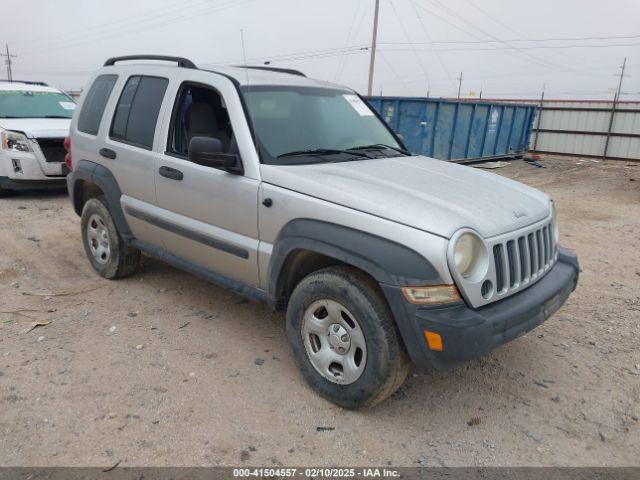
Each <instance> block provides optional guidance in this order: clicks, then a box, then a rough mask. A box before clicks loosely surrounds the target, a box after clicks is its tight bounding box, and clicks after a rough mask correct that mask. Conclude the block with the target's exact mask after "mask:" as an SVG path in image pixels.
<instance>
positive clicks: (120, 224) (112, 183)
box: [67, 160, 134, 241]
mask: <svg viewBox="0 0 640 480" xmlns="http://www.w3.org/2000/svg"><path fill="white" fill-rule="evenodd" d="M79 180H82V181H85V182H89V183H93V184H95V185H97V186H98V187H100V189H101V190H102V191H103V192H104V196H105V198H106V200H107V205H108V207H109V211H110V212H111V216H112V217H113V221H114V223H115V224H116V228H117V229H118V232H119V233H120V235H121V236H122V238H123V239H124V240H125V241H130V240H132V239H133V238H134V237H133V234H132V233H131V228H130V227H129V224H128V223H127V220H126V218H125V216H124V212H123V211H122V206H121V205H120V197H121V196H122V192H121V191H120V186H119V185H118V182H117V181H116V179H115V177H114V176H113V174H112V173H111V171H110V170H109V169H108V168H106V167H104V166H102V165H100V164H98V163H95V162H91V161H89V160H80V161H79V162H78V163H77V165H76V166H75V168H74V170H73V172H71V173H70V174H69V175H68V176H67V190H68V191H69V197H70V198H71V203H72V204H73V207H74V210H75V212H76V213H77V214H78V215H80V214H82V207H81V206H80V207H79V203H78V199H76V198H75V194H76V183H77V182H78V181H79Z"/></svg>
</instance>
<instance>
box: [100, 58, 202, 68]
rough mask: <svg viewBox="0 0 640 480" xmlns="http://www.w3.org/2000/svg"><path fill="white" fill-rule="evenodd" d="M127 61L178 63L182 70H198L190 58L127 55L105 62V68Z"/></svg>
mask: <svg viewBox="0 0 640 480" xmlns="http://www.w3.org/2000/svg"><path fill="white" fill-rule="evenodd" d="M127 60H161V61H163V62H176V63H177V64H178V66H179V67H182V68H196V69H197V68H198V67H196V66H195V64H194V63H193V62H192V61H191V60H189V59H188V58H182V57H167V56H165V55H127V56H124V57H113V58H110V59H109V60H107V61H106V62H104V66H105V67H111V66H113V65H115V63H116V62H126V61H127Z"/></svg>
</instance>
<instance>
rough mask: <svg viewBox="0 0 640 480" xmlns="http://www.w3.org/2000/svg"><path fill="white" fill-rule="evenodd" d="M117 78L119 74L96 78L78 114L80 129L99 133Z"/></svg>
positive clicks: (95, 133) (92, 133)
mask: <svg viewBox="0 0 640 480" xmlns="http://www.w3.org/2000/svg"><path fill="white" fill-rule="evenodd" d="M116 80H118V76H117V75H100V76H99V77H97V78H96V79H95V80H94V82H93V85H91V88H90V89H89V92H88V93H87V97H86V98H85V100H84V103H83V105H82V110H80V115H79V116H78V130H80V131H81V132H84V133H88V134H90V135H97V134H98V129H99V128H100V121H101V120H102V114H103V113H104V108H105V107H106V106H107V102H108V101H109V96H110V95H111V91H112V90H113V86H114V85H115V84H116Z"/></svg>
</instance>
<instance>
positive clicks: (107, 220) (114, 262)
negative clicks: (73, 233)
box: [80, 197, 140, 279]
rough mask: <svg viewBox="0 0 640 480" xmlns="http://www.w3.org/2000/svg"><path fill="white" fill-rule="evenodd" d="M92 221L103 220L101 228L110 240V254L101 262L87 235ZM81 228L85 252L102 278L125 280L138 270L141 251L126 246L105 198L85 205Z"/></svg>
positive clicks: (91, 200)
mask: <svg viewBox="0 0 640 480" xmlns="http://www.w3.org/2000/svg"><path fill="white" fill-rule="evenodd" d="M92 219H93V221H95V220H98V219H99V220H101V221H102V223H101V226H102V227H103V228H106V233H107V234H108V239H107V240H106V242H105V243H107V244H108V246H109V254H108V255H105V256H104V258H102V259H101V260H99V259H98V256H97V255H94V253H93V251H92V247H91V244H90V240H89V236H88V233H87V230H88V228H89V226H90V221H91V220H92ZM80 228H81V232H82V244H83V246H84V251H85V253H86V254H87V257H88V258H89V261H90V262H91V266H92V267H93V269H94V270H95V271H96V272H98V273H99V274H100V276H102V277H104V278H107V279H116V278H123V277H126V276H129V275H131V274H132V273H133V272H135V270H136V269H137V268H138V265H139V263H140V250H138V249H136V248H133V247H130V246H128V245H126V244H125V242H124V240H123V239H122V237H121V236H120V234H119V233H118V230H117V229H116V225H115V223H114V222H113V219H112V217H111V213H110V212H109V208H108V207H107V201H106V200H105V198H104V197H95V198H91V199H89V200H88V201H87V202H86V203H85V204H84V207H83V208H82V216H81V219H80Z"/></svg>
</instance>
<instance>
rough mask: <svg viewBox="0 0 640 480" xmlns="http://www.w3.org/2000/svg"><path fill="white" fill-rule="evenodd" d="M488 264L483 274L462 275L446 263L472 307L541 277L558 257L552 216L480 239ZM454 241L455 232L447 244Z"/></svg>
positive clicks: (506, 294) (508, 294)
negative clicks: (518, 228) (520, 227)
mask: <svg viewBox="0 0 640 480" xmlns="http://www.w3.org/2000/svg"><path fill="white" fill-rule="evenodd" d="M484 242H485V245H486V255H488V262H487V263H488V265H487V270H486V273H485V274H484V276H473V275H472V276H471V277H469V278H465V277H463V276H462V275H459V274H457V273H456V271H455V268H454V267H453V265H454V261H453V257H452V252H453V250H452V249H451V248H450V249H449V253H448V255H449V258H448V261H449V265H450V266H452V268H451V271H452V273H453V276H454V279H455V281H456V285H457V286H458V289H459V290H460V292H461V293H462V295H463V297H464V298H465V300H467V302H468V303H469V304H470V305H471V306H472V307H474V308H477V307H481V306H483V305H487V304H489V303H492V302H496V301H498V300H501V299H503V298H506V297H508V296H510V295H513V294H514V293H516V292H519V291H521V290H524V289H525V288H528V287H529V286H531V285H533V284H534V283H535V282H537V281H538V280H539V279H540V278H542V277H543V276H544V275H545V274H546V273H547V272H548V271H549V270H550V269H551V267H553V265H554V264H555V262H556V260H557V258H558V245H557V244H556V241H555V236H554V233H553V217H552V215H549V216H548V217H547V218H545V219H543V220H540V221H538V222H536V223H534V224H532V225H530V226H528V227H525V228H522V229H520V230H516V231H514V232H510V233H505V234H502V235H497V236H495V237H491V238H486V239H484ZM454 244H455V236H454V237H453V238H452V241H451V244H450V245H454Z"/></svg>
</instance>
